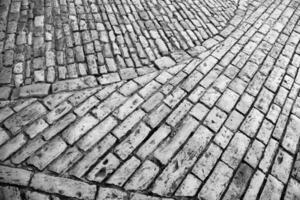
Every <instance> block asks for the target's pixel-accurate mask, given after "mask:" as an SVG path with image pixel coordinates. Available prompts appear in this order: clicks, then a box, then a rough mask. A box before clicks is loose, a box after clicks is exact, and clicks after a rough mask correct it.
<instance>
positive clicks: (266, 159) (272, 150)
mask: <svg viewBox="0 0 300 200" xmlns="http://www.w3.org/2000/svg"><path fill="white" fill-rule="evenodd" d="M277 148H278V142H277V141H276V140H274V139H271V140H270V141H269V143H268V145H267V147H266V149H265V152H264V156H263V158H262V159H261V161H260V163H259V168H260V169H261V170H262V171H263V172H267V171H268V169H269V167H270V166H271V164H272V161H273V159H274V157H275V154H276V150H277Z"/></svg>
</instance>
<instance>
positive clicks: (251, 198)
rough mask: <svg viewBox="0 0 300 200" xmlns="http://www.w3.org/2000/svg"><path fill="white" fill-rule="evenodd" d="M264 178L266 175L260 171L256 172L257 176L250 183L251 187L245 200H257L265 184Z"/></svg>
mask: <svg viewBox="0 0 300 200" xmlns="http://www.w3.org/2000/svg"><path fill="white" fill-rule="evenodd" d="M264 178H265V175H264V173H262V172H261V171H259V170H257V171H256V172H255V174H254V175H253V177H252V179H251V181H250V184H249V187H248V189H247V190H246V193H245V196H244V199H247V200H256V198H257V196H258V193H259V190H260V188H261V186H262V184H263V181H264Z"/></svg>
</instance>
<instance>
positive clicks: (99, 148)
mask: <svg viewBox="0 0 300 200" xmlns="http://www.w3.org/2000/svg"><path fill="white" fill-rule="evenodd" d="M115 143H116V138H115V137H114V136H112V135H110V134H109V135H107V136H106V137H105V138H103V140H101V141H100V142H99V143H98V144H97V145H95V146H94V147H93V149H92V150H91V151H89V152H88V153H87V154H86V155H85V156H84V157H83V159H81V160H80V161H79V162H77V164H76V165H75V166H74V167H73V168H72V169H71V170H70V171H69V174H71V175H74V176H76V177H78V178H80V177H82V176H83V175H84V174H85V173H86V172H87V171H88V170H89V169H90V167H91V166H92V165H93V164H95V163H96V162H97V160H98V159H99V158H100V157H101V156H102V155H104V154H105V153H106V152H107V151H108V150H109V149H110V148H111V147H112V146H113V145H114V144H115Z"/></svg>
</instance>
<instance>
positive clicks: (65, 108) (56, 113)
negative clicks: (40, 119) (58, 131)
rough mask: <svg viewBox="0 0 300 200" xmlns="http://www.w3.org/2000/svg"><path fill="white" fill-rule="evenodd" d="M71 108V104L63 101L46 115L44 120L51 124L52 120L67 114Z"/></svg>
mask: <svg viewBox="0 0 300 200" xmlns="http://www.w3.org/2000/svg"><path fill="white" fill-rule="evenodd" d="M71 109H72V105H71V104H69V103H68V102H66V101H65V102H63V103H61V104H59V105H58V106H57V107H56V108H54V109H53V110H52V111H51V112H49V113H48V114H47V115H46V121H47V122H48V123H49V124H53V122H55V121H56V120H58V119H59V118H61V117H62V116H64V115H65V114H67V113H68V112H69V111H70V110H71Z"/></svg>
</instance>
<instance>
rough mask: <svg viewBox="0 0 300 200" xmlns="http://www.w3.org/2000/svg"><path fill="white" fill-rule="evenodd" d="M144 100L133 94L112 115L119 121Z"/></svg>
mask: <svg viewBox="0 0 300 200" xmlns="http://www.w3.org/2000/svg"><path fill="white" fill-rule="evenodd" d="M143 101H144V99H143V98H141V97H140V96H139V95H138V94H134V95H133V96H132V97H130V98H129V99H128V100H127V101H126V102H124V103H123V104H122V105H121V106H120V107H119V108H118V109H117V110H115V111H114V112H113V114H114V115H115V116H116V117H117V118H118V119H120V120H123V119H125V118H126V117H127V116H128V115H129V114H130V113H131V112H132V111H134V110H135V109H136V108H137V107H138V106H139V105H141V104H142V103H143Z"/></svg>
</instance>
